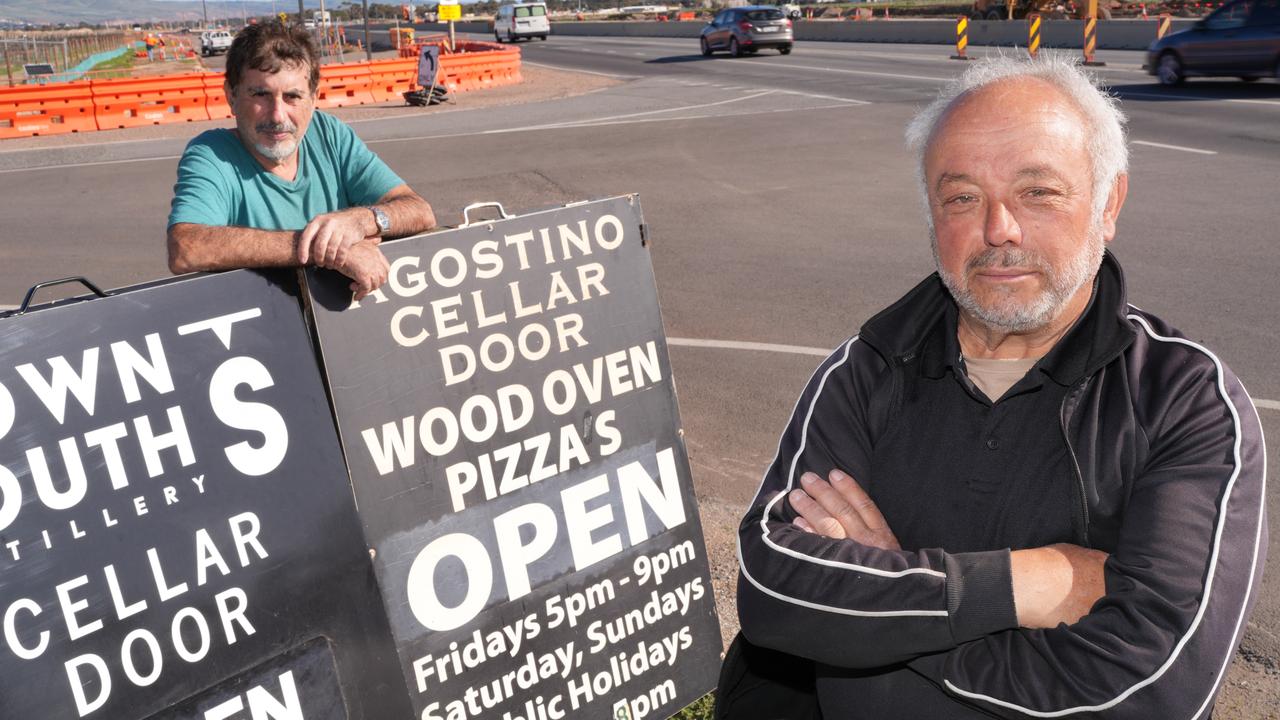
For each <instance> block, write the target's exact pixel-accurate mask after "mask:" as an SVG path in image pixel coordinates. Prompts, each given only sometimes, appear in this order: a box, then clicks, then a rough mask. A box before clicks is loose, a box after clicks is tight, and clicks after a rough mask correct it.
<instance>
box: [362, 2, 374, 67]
mask: <svg viewBox="0 0 1280 720" xmlns="http://www.w3.org/2000/svg"><path fill="white" fill-rule="evenodd" d="M363 2H364V61H365V62H373V48H372V47H370V46H369V0H363Z"/></svg>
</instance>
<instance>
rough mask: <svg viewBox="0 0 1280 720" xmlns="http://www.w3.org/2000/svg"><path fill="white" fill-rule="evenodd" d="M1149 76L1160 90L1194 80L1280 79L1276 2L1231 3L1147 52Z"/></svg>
mask: <svg viewBox="0 0 1280 720" xmlns="http://www.w3.org/2000/svg"><path fill="white" fill-rule="evenodd" d="M1146 67H1147V72H1149V73H1150V74H1152V75H1155V76H1156V77H1157V78H1158V79H1159V80H1160V82H1161V83H1162V84H1164V85H1177V84H1179V83H1181V82H1182V81H1183V80H1184V79H1186V78H1188V77H1191V76H1193V75H1207V76H1226V77H1238V78H1240V79H1241V80H1257V79H1258V78H1263V77H1272V78H1277V79H1280V0H1234V2H1230V3H1227V4H1226V5H1223V6H1222V7H1220V8H1218V9H1217V10H1216V11H1214V12H1213V13H1212V14H1211V15H1209V16H1208V17H1206V18H1204V19H1203V20H1200V21H1199V22H1197V23H1196V24H1195V25H1194V26H1192V27H1191V28H1190V29H1188V30H1183V31H1182V32H1177V33H1173V34H1172V35H1166V36H1165V37H1163V38H1161V39H1160V40H1156V41H1155V42H1154V43H1152V44H1151V47H1150V48H1148V49H1147V65H1146Z"/></svg>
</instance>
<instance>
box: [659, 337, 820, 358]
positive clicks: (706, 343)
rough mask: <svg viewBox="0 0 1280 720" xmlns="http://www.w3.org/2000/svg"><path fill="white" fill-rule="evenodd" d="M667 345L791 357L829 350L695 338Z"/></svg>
mask: <svg viewBox="0 0 1280 720" xmlns="http://www.w3.org/2000/svg"><path fill="white" fill-rule="evenodd" d="M667 344H668V345H679V346H682V347H697V348H713V349H716V350H759V351H761V352H778V353H789V354H791V355H814V356H817V357H826V356H828V355H830V354H831V348H816V347H804V346H803V345H778V344H775V343H758V342H740V341H737V340H699V339H697V338H678V337H669V338H667Z"/></svg>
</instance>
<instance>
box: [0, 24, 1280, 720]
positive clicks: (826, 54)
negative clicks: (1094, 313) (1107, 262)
mask: <svg viewBox="0 0 1280 720" xmlns="http://www.w3.org/2000/svg"><path fill="white" fill-rule="evenodd" d="M521 47H522V50H523V52H524V59H525V62H527V63H532V64H538V65H545V66H550V67H557V68H564V69H576V70H584V71H589V72H596V73H605V74H610V75H615V76H619V77H620V78H622V79H624V80H625V82H622V83H620V84H618V85H616V86H614V87H611V88H607V89H604V90H601V91H598V92H595V93H592V94H588V95H583V96H579V97H576V98H571V99H567V100H561V101H556V102H548V103H537V104H531V105H524V106H514V107H500V108H489V109H486V110H483V111H466V110H465V98H464V99H463V101H462V103H461V104H460V108H459V110H458V111H454V112H447V113H439V114H433V115H429V116H415V117H405V118H394V119H386V120H371V121H366V122H361V123H358V124H357V125H356V127H357V130H358V132H359V133H360V134H361V136H362V137H364V138H365V139H366V140H367V141H368V142H369V143H370V145H371V147H373V148H374V149H375V150H376V151H377V152H379V153H380V154H382V155H383V157H384V158H386V159H387V160H388V162H389V163H390V164H391V165H392V167H393V168H394V169H395V170H397V171H398V172H399V173H400V174H401V175H402V176H403V177H404V178H405V179H406V180H407V181H408V182H409V183H410V184H411V185H412V186H413V187H415V188H416V189H418V190H420V191H421V192H422V194H423V195H425V196H427V197H428V199H430V200H431V202H432V203H433V205H435V207H436V208H437V210H438V213H439V215H440V217H441V219H442V221H443V222H444V223H445V224H455V223H457V222H458V221H460V219H461V218H460V211H461V208H462V207H463V206H464V205H466V204H467V203H469V202H473V201H476V200H499V201H502V202H503V203H504V204H505V205H506V207H507V208H508V210H515V211H519V210H528V209H534V208H539V207H545V206H549V205H556V204H561V203H564V202H569V201H574V200H580V199H585V198H592V197H604V196H610V195H615V194H622V193H629V192H638V193H640V196H641V201H642V204H643V207H644V211H645V217H646V220H647V221H648V223H649V225H650V231H651V233H650V236H651V238H653V241H654V244H653V249H652V258H653V263H654V266H655V270H656V273H657V277H658V283H659V292H660V296H661V301H662V307H663V313H664V319H665V323H666V327H667V333H668V335H669V336H670V337H672V338H673V341H672V345H673V349H672V356H673V363H674V369H675V379H676V383H677V385H678V390H679V393H680V402H681V411H682V418H683V423H684V426H685V429H686V437H687V438H688V441H689V448H690V454H691V459H692V461H693V465H694V472H695V482H696V484H697V489H698V493H699V497H700V502H701V503H702V511H703V514H704V522H705V524H706V527H707V532H708V542H709V545H711V547H712V552H713V553H715V554H716V555H717V556H718V557H719V558H720V559H721V560H722V561H724V560H725V559H726V553H729V552H731V548H732V528H733V526H734V524H735V523H736V519H737V518H736V515H737V513H738V512H739V511H740V509H741V508H742V506H743V505H744V504H745V502H746V501H747V500H748V499H749V498H750V496H751V494H752V493H753V492H754V490H755V487H756V484H757V483H758V479H759V476H760V473H761V472H762V470H763V469H764V466H765V465H766V464H767V463H768V462H769V460H770V459H771V457H772V455H773V450H774V448H775V447H776V442H777V433H778V431H779V430H780V429H781V427H782V425H783V423H784V422H785V419H786V416H787V414H788V413H789V412H790V410H791V407H792V405H793V403H794V401H795V397H796V395H797V394H798V391H799V389H800V387H801V386H802V385H803V384H804V382H805V381H806V380H807V379H808V376H809V373H810V372H811V370H812V369H813V367H814V366H815V365H816V363H817V361H818V360H819V357H817V354H819V353H823V352H824V351H825V349H827V348H831V347H833V346H835V345H836V344H838V343H839V342H840V341H841V340H843V339H844V338H846V337H848V336H849V335H851V334H853V333H854V332H856V331H857V329H858V327H859V325H860V324H861V322H862V321H863V320H865V319H866V318H867V317H869V316H870V315H871V314H872V313H874V312H875V311H876V310H878V309H879V308H881V307H883V306H884V305H885V304H887V303H889V302H891V301H892V300H894V299H896V298H897V297H899V296H900V295H901V294H902V293H903V292H905V291H906V290H907V289H909V288H910V287H911V286H912V285H914V284H915V283H916V282H917V281H918V280H919V279H920V278H921V277H922V276H924V275H925V274H926V273H928V272H930V271H931V269H932V268H931V265H932V262H931V259H930V254H929V249H928V242H927V239H926V236H925V226H924V223H923V221H922V220H921V217H920V211H919V207H920V205H919V201H918V199H917V191H916V189H915V186H914V184H913V174H912V167H911V160H910V158H909V157H908V156H907V153H906V151H905V149H904V148H903V144H902V139H901V138H902V129H903V126H904V124H905V123H906V122H907V120H908V119H909V118H910V116H911V114H912V113H913V112H914V111H915V110H916V109H918V108H919V107H920V106H921V105H922V104H923V103H924V102H926V101H927V99H928V98H929V97H930V96H931V95H932V93H934V92H935V91H936V89H937V88H938V87H939V85H940V83H941V82H943V81H944V80H946V79H947V78H948V77H951V76H953V75H955V74H956V73H958V72H960V70H961V69H962V67H963V65H964V63H961V62H957V61H950V60H948V59H947V56H948V55H949V54H950V48H945V47H936V46H890V45H855V44H836V43H806V44H801V45H798V46H797V48H796V51H795V53H794V54H792V55H790V56H787V57H781V56H779V55H777V54H776V53H773V52H765V53H762V54H761V55H760V56H758V57H747V58H742V59H733V58H729V57H726V56H717V57H715V58H712V59H704V58H702V57H701V56H700V55H698V52H697V44H696V41H692V40H670V39H644V38H628V39H605V38H568V37H553V38H552V39H551V40H550V41H548V42H546V43H541V42H534V43H525V44H522V45H521ZM983 52H984V51H983V49H981V48H978V49H976V50H975V51H974V52H972V53H971V54H977V55H980V54H982V53H983ZM1099 59H1101V60H1104V61H1105V62H1106V63H1107V66H1106V67H1105V68H1100V69H1099V72H1100V74H1101V75H1102V77H1103V78H1104V79H1105V80H1106V81H1107V82H1108V83H1109V84H1111V86H1112V87H1113V88H1114V90H1115V91H1116V92H1117V93H1118V94H1119V95H1120V96H1121V97H1122V98H1123V107H1124V109H1125V111H1126V112H1127V113H1128V114H1129V116H1130V117H1131V119H1132V123H1131V133H1130V134H1131V142H1132V180H1131V184H1130V194H1129V199H1128V203H1127V205H1126V208H1125V211H1124V213H1123V215H1122V216H1121V219H1120V228H1119V235H1118V237H1117V239H1116V241H1115V242H1114V243H1113V245H1112V249H1113V250H1114V252H1115V253H1116V254H1117V255H1118V257H1119V258H1120V260H1121V262H1122V263H1123V264H1124V266H1125V268H1126V271H1127V274H1128V280H1129V289H1130V300H1131V301H1132V302H1133V303H1134V304H1136V305H1138V306H1140V307H1142V308H1144V309H1146V310H1150V311H1153V312H1155V313H1157V314H1159V315H1161V316H1163V317H1165V318H1166V319H1169V320H1170V321H1172V322H1173V323H1174V324H1175V325H1177V326H1178V327H1180V328H1181V329H1182V330H1183V331H1184V332H1185V333H1186V334H1187V335H1189V336H1190V337H1191V338H1193V339H1195V340H1198V341H1202V342H1204V343H1205V344H1207V345H1208V346H1209V347H1211V348H1213V349H1214V350H1215V351H1217V352H1218V353H1219V354H1220V356H1221V357H1222V358H1223V360H1224V361H1225V362H1226V363H1227V364H1229V365H1230V366H1231V367H1232V368H1233V369H1234V370H1235V371H1236V373H1237V374H1238V375H1239V376H1240V377H1241V378H1242V380H1243V382H1244V384H1245V386H1246V387H1247V388H1249V390H1250V391H1251V393H1252V394H1253V396H1254V397H1255V398H1258V399H1259V412H1260V415H1261V418H1262V422H1263V426H1264V428H1265V429H1266V431H1267V432H1269V433H1270V434H1271V436H1272V437H1277V436H1278V434H1280V373H1278V372H1277V367H1278V364H1277V362H1276V360H1275V353H1276V350H1277V348H1278V347H1280V324H1278V323H1277V318H1280V298H1278V297H1277V294H1276V291H1275V289H1274V288H1275V274H1276V270H1277V268H1278V267H1280V248H1277V246H1276V238H1277V231H1276V226H1277V221H1278V220H1280V211H1277V208H1276V204H1275V185H1276V180H1275V179H1276V178H1277V177H1280V85H1277V84H1275V83H1254V84H1248V85H1246V84H1244V83H1240V82H1227V81H1201V82H1195V81H1193V82H1192V83H1190V84H1189V86H1188V87H1186V88H1185V89H1180V90H1176V91H1170V90H1165V89H1162V88H1160V87H1158V86H1156V85H1154V84H1153V83H1152V81H1151V79H1150V78H1149V77H1148V76H1146V75H1145V74H1144V73H1143V72H1142V71H1141V69H1140V65H1141V63H1142V60H1143V58H1142V57H1141V55H1140V54H1138V53H1127V52H1119V51H1113V52H1102V53H1099ZM183 142H184V141H183V140H182V139H160V140H137V141H129V142H118V143H113V144H110V145H93V144H90V145H77V146H75V147H65V148H55V149H43V150H19V151H6V150H5V148H4V147H3V146H2V145H0V197H3V198H4V201H3V204H2V207H0V228H3V231H2V232H3V240H2V241H0V303H9V304H14V303H17V302H18V301H19V300H20V299H21V296H22V293H23V291H24V290H25V289H26V287H27V286H29V285H30V284H31V283H33V282H35V281H37V280H42V279H48V278H52V277H61V276H65V275H72V274H81V273H85V274H89V275H90V276H92V277H93V278H95V279H97V280H98V281H99V282H101V283H102V284H104V285H108V286H119V285H123V284H128V283H133V282H138V281H142V280H146V279H149V278H153V277H158V276H161V275H163V274H165V265H164V258H163V234H164V224H165V215H166V212H167V208H168V201H169V195H170V191H171V187H172V183H173V177H174V167H175V165H176V157H177V155H178V153H179V152H180V151H181V147H182V145H183ZM735 343H736V345H735ZM1268 458H1269V461H1270V464H1271V466H1272V467H1275V466H1277V464H1278V461H1280V457H1278V456H1277V451H1276V450H1275V444H1274V443H1273V446H1272V448H1270V449H1269V450H1268ZM1273 487H1274V484H1273ZM1278 496H1280V491H1276V490H1272V492H1271V493H1270V501H1269V509H1270V511H1271V513H1270V514H1271V515H1272V517H1277V516H1278V515H1277V512H1278V511H1280V503H1278V502H1277V499H1276V498H1277V497H1278ZM1269 554H1270V557H1272V558H1277V557H1280V531H1277V532H1273V533H1272V540H1271V543H1270V553H1269ZM731 577H732V565H731V563H729V562H722V563H719V569H718V570H717V571H716V580H717V592H718V593H719V594H720V595H721V597H720V607H721V610H722V614H723V615H724V619H725V620H726V621H731V618H732V599H731V597H728V596H727V595H728V593H727V592H725V591H726V589H727V588H730V587H731V586H732V585H731ZM727 624H728V623H727ZM1244 656H1245V657H1246V658H1247V660H1248V661H1247V662H1245V661H1239V662H1237V663H1236V664H1235V666H1233V669H1232V672H1231V674H1230V675H1229V686H1228V688H1227V689H1226V690H1225V691H1224V694H1223V700H1222V701H1221V702H1220V705H1219V709H1220V711H1222V716H1224V717H1244V718H1264V717H1277V716H1280V691H1278V690H1277V685H1278V678H1280V675H1278V674H1277V673H1280V570H1277V569H1276V567H1275V562H1274V561H1273V562H1272V567H1271V569H1270V572H1269V573H1268V574H1267V575H1266V577H1265V578H1264V580H1263V581H1262V592H1261V599H1260V600H1259V602H1258V606H1257V609H1256V610H1255V612H1254V615H1253V618H1252V621H1251V622H1250V624H1249V626H1248V628H1247V631H1246V636H1245V641H1244ZM1241 683H1245V684H1241ZM1233 709H1234V711H1233Z"/></svg>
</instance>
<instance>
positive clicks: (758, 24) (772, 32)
mask: <svg viewBox="0 0 1280 720" xmlns="http://www.w3.org/2000/svg"><path fill="white" fill-rule="evenodd" d="M698 42H699V44H701V46H702V54H703V55H710V54H711V53H713V52H715V51H716V50H728V51H729V54H731V55H733V56H734V57H742V56H743V55H744V54H745V53H754V52H756V51H757V50H761V49H763V48H775V49H777V51H778V52H780V53H782V54H783V55H787V54H789V53H790V52H791V46H792V45H793V44H794V43H795V35H794V33H793V32H792V29H791V21H790V20H789V19H787V16H786V14H785V13H784V12H783V11H782V9H781V8H777V7H773V6H768V5H751V6H748V7H735V8H728V9H726V10H721V11H720V12H719V13H717V14H716V16H715V18H713V19H712V20H711V22H709V23H707V25H706V27H704V28H702V36H701V37H700V38H699V41H698Z"/></svg>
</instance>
